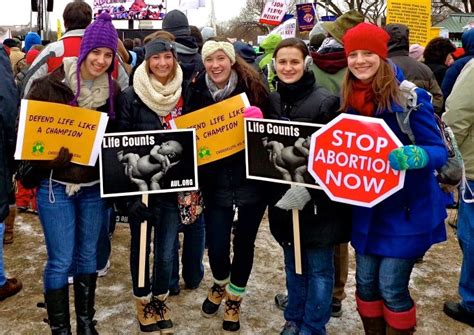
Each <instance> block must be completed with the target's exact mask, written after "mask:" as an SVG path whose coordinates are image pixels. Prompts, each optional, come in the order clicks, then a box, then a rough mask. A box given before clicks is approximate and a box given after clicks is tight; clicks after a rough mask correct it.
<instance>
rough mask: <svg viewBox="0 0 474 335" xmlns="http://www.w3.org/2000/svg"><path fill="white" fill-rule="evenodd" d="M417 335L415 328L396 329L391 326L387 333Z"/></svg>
mask: <svg viewBox="0 0 474 335" xmlns="http://www.w3.org/2000/svg"><path fill="white" fill-rule="evenodd" d="M414 333H415V328H410V329H403V330H401V329H395V328H393V327H392V326H390V325H387V332H386V333H385V334H386V335H412V334H414Z"/></svg>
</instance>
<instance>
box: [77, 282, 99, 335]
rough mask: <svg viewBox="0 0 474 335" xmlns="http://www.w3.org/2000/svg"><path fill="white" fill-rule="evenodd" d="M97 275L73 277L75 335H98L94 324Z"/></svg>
mask: <svg viewBox="0 0 474 335" xmlns="http://www.w3.org/2000/svg"><path fill="white" fill-rule="evenodd" d="M96 281H97V273H94V274H88V275H78V276H75V277H74V295H75V297H74V305H75V306H76V319H77V335H98V334H99V333H98V332H97V330H95V324H94V320H93V319H94V314H95V309H94V302H95V287H96Z"/></svg>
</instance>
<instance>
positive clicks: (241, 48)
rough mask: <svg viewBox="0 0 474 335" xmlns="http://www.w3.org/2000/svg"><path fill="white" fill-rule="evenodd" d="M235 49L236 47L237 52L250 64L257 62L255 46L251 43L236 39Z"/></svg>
mask: <svg viewBox="0 0 474 335" xmlns="http://www.w3.org/2000/svg"><path fill="white" fill-rule="evenodd" d="M234 49H235V52H236V53H237V54H238V55H239V56H240V57H242V58H243V59H244V60H245V62H247V63H249V64H253V63H255V58H257V53H256V52H255V50H254V48H252V46H251V45H250V44H248V43H245V42H242V41H235V42H234Z"/></svg>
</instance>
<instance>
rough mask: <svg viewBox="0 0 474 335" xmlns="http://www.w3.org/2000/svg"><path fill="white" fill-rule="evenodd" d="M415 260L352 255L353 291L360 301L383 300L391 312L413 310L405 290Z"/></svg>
mask: <svg viewBox="0 0 474 335" xmlns="http://www.w3.org/2000/svg"><path fill="white" fill-rule="evenodd" d="M415 261H416V259H401V258H389V257H382V256H374V255H361V254H356V290H357V295H358V296H359V298H361V299H362V300H364V301H376V300H380V299H383V301H384V303H385V306H387V307H388V309H390V310H391V311H393V312H404V311H407V310H409V309H411V308H412V307H413V304H414V303H413V300H412V298H411V296H410V291H409V290H408V282H409V281H410V275H411V271H412V270H413V266H414V265H415Z"/></svg>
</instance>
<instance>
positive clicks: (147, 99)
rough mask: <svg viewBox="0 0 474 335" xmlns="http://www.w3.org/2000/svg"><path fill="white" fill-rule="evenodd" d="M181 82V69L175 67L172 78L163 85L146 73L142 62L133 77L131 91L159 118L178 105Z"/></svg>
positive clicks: (144, 64) (144, 63)
mask: <svg viewBox="0 0 474 335" xmlns="http://www.w3.org/2000/svg"><path fill="white" fill-rule="evenodd" d="M182 82H183V71H182V70H181V67H179V66H177V67H176V74H175V76H174V78H173V79H172V80H171V81H169V82H167V83H166V84H165V85H163V84H162V83H160V82H159V81H158V80H157V79H156V78H155V77H154V76H153V74H151V73H148V71H147V69H146V62H143V63H141V64H140V65H139V66H138V67H137V70H136V71H135V74H134V76H133V89H134V90H135V92H136V93H137V95H138V96H139V97H140V99H141V100H142V101H143V103H144V104H145V105H147V106H148V107H149V108H150V109H151V110H152V111H154V112H155V113H156V114H158V115H159V116H161V117H165V116H167V115H168V114H169V113H170V112H171V111H172V110H173V108H174V107H175V106H176V104H177V103H178V100H179V98H180V96H181V84H182Z"/></svg>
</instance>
